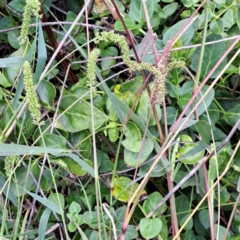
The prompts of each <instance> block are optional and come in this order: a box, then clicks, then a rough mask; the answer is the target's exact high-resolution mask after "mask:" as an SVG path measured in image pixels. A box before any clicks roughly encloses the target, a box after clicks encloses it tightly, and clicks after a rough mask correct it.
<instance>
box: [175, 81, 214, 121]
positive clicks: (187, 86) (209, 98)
mask: <svg viewBox="0 0 240 240" xmlns="http://www.w3.org/2000/svg"><path fill="white" fill-rule="evenodd" d="M193 85H194V83H193V82H191V81H188V82H185V83H184V84H183V86H182V88H181V97H180V99H181V98H182V96H184V95H185V94H188V93H189V92H192V91H193ZM208 88H209V86H208V85H204V86H203V88H202V90H201V91H200V93H198V95H197V97H196V98H195V102H196V103H197V102H199V100H200V99H201V96H202V95H203V94H204V93H205V92H206V91H207V90H208ZM214 95H215V92H214V90H213V89H211V90H210V91H209V93H208V94H207V95H206V97H205V98H204V100H203V101H202V102H201V103H200V104H199V105H198V107H197V109H196V111H197V113H198V116H201V115H202V114H203V113H204V112H206V111H207V109H208V107H209V106H210V105H211V103H212V102H213V99H214ZM191 97H192V95H187V98H186V102H188V101H189V100H190V98H191ZM185 105H186V104H184V106H182V107H183V108H184V107H185ZM194 106H195V104H191V105H190V107H189V108H188V109H187V111H186V113H185V116H188V114H189V113H190V112H191V111H192V109H193V108H194ZM191 118H195V114H192V115H191Z"/></svg>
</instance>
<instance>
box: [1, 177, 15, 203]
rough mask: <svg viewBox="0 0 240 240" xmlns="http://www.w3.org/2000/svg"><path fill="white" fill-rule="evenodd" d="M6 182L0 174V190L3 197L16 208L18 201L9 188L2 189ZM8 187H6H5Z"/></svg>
mask: <svg viewBox="0 0 240 240" xmlns="http://www.w3.org/2000/svg"><path fill="white" fill-rule="evenodd" d="M5 183H6V180H5V179H4V177H3V176H2V175H1V174H0V189H1V191H3V193H4V195H5V196H6V197H7V198H8V199H9V200H10V201H11V202H12V203H13V205H14V206H18V199H17V197H16V196H15V194H14V192H13V191H12V189H11V188H9V189H8V187H5V188H4V189H3V186H4V185H5ZM6 186H8V185H6Z"/></svg>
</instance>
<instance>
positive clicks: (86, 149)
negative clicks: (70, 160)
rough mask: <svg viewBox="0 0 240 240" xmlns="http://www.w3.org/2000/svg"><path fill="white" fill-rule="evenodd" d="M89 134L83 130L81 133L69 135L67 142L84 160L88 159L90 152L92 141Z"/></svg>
mask: <svg viewBox="0 0 240 240" xmlns="http://www.w3.org/2000/svg"><path fill="white" fill-rule="evenodd" d="M89 136H90V132H89V131H88V130H83V131H81V132H76V133H71V134H70V135H69V137H68V141H69V142H70V143H71V144H72V145H73V147H74V149H76V150H78V151H79V152H80V154H81V156H83V157H84V158H88V157H89V156H90V154H91V151H92V141H91V138H90V137H89Z"/></svg>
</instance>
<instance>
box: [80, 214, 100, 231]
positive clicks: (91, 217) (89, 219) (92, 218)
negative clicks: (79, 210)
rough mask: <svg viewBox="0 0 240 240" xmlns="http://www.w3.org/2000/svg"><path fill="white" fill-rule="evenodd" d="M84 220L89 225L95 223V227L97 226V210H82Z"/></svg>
mask: <svg viewBox="0 0 240 240" xmlns="http://www.w3.org/2000/svg"><path fill="white" fill-rule="evenodd" d="M83 215H84V221H85V222H86V223H87V224H88V225H89V226H90V225H91V224H92V226H94V225H95V227H97V224H98V219H97V212H95V211H92V212H89V211H86V212H84V214H83Z"/></svg>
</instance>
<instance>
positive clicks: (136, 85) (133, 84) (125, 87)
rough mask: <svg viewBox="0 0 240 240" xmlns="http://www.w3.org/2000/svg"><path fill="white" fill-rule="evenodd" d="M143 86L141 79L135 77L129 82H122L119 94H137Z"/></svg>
mask: <svg viewBox="0 0 240 240" xmlns="http://www.w3.org/2000/svg"><path fill="white" fill-rule="evenodd" d="M142 84H143V78H142V76H138V77H135V78H134V79H132V80H131V81H127V82H124V83H123V84H121V85H120V92H121V93H124V92H132V93H134V94H137V92H138V91H139V89H140V87H141V86H142Z"/></svg>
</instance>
